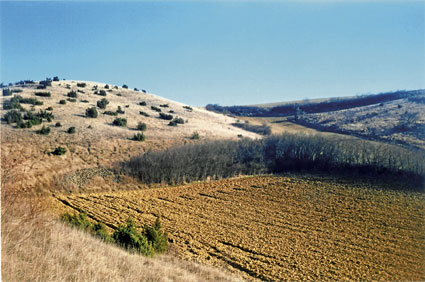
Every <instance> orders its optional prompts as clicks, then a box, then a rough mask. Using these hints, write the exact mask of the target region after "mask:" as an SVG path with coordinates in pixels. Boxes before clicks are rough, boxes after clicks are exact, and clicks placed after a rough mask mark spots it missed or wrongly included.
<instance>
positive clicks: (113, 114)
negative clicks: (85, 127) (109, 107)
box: [103, 111, 118, 116]
mask: <svg viewBox="0 0 425 282" xmlns="http://www.w3.org/2000/svg"><path fill="white" fill-rule="evenodd" d="M103 114H104V115H110V116H116V115H118V113H117V112H112V111H104V112H103Z"/></svg>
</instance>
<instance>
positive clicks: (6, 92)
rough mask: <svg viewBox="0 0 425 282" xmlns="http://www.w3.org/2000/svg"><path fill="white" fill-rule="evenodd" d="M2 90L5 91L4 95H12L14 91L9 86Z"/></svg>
mask: <svg viewBox="0 0 425 282" xmlns="http://www.w3.org/2000/svg"><path fill="white" fill-rule="evenodd" d="M2 92H3V96H10V95H12V91H11V90H10V89H9V88H3V90H2Z"/></svg>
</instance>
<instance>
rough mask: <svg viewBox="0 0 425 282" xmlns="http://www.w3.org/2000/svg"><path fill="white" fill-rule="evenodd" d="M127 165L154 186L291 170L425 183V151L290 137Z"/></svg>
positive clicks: (153, 156)
mask: <svg viewBox="0 0 425 282" xmlns="http://www.w3.org/2000/svg"><path fill="white" fill-rule="evenodd" d="M123 167H124V169H125V170H126V171H127V172H128V173H130V174H131V175H133V176H136V177H137V178H138V179H139V180H140V181H142V182H144V183H148V184H149V183H160V182H164V183H169V184H178V183H183V182H190V181H196V180H204V179H207V178H208V177H210V178H214V179H218V178H227V177H232V176H237V175H253V174H264V173H280V172H286V171H325V172H331V173H333V172H347V171H350V172H352V171H355V172H356V173H368V174H372V175H377V176H378V175H381V174H386V173H391V174H393V175H396V174H397V175H400V176H409V177H410V178H411V179H412V180H413V179H414V180H418V181H420V182H421V183H423V182H424V179H425V153H424V152H423V151H411V150H408V149H405V148H402V147H399V146H394V145H388V144H382V143H375V142H371V141H362V140H358V141H353V140H344V139H330V138H329V137H324V136H321V135H304V134H289V133H286V134H283V135H280V136H271V137H268V138H265V139H262V140H247V139H243V140H239V141H215V142H208V143H203V144H191V145H185V146H182V147H176V148H171V149H168V150H166V151H162V152H153V151H148V152H147V153H145V154H143V155H141V156H138V157H135V158H132V159H131V160H130V161H129V162H126V163H124V164H123ZM420 185H422V184H420Z"/></svg>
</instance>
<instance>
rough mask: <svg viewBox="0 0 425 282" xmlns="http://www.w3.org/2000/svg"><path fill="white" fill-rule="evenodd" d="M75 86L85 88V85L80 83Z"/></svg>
mask: <svg viewBox="0 0 425 282" xmlns="http://www.w3.org/2000/svg"><path fill="white" fill-rule="evenodd" d="M77 86H78V87H82V88H84V87H86V86H87V84H86V83H85V82H81V83H77Z"/></svg>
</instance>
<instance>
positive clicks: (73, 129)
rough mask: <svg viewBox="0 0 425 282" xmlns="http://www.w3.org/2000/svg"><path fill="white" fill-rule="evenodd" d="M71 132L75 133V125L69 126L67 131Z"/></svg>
mask: <svg viewBox="0 0 425 282" xmlns="http://www.w3.org/2000/svg"><path fill="white" fill-rule="evenodd" d="M66 132H68V133H69V134H74V133H75V126H71V127H70V128H68V130H67V131H66Z"/></svg>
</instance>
